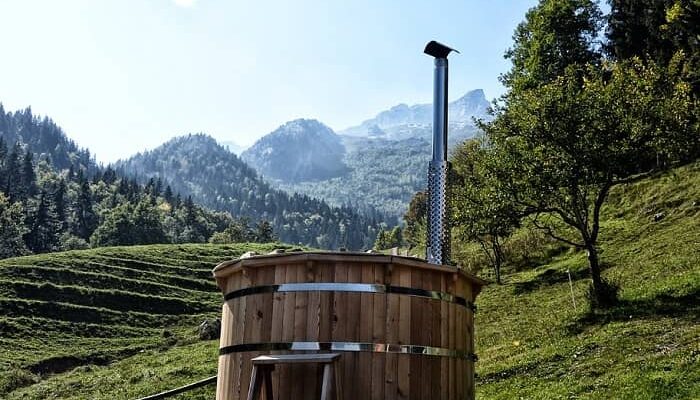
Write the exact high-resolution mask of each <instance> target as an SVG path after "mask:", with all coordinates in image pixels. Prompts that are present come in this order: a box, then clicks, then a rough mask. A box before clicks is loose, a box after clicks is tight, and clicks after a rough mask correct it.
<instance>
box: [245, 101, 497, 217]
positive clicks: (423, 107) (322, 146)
mask: <svg viewBox="0 0 700 400" xmlns="http://www.w3.org/2000/svg"><path fill="white" fill-rule="evenodd" d="M489 105H490V104H489V102H488V101H487V100H486V97H485V95H484V92H483V90H481V89H477V90H472V91H470V92H467V93H466V94H465V95H464V96H462V97H461V98H459V99H458V100H456V101H454V102H451V103H449V106H448V107H449V108H448V118H449V121H450V122H449V129H448V131H449V139H448V140H449V144H450V145H451V146H454V145H456V144H457V143H459V142H462V141H464V140H466V139H469V138H471V137H474V136H475V135H476V134H477V133H478V128H477V127H476V126H475V123H474V120H475V119H488V118H489V114H488V109H489ZM431 140H432V105H431V104H416V105H411V106H409V105H406V104H399V105H397V106H394V107H392V108H390V109H388V110H385V111H382V112H380V113H378V114H377V115H376V116H375V117H374V118H371V119H368V120H366V121H364V122H362V123H361V124H359V125H357V126H353V127H350V128H347V129H344V130H341V131H339V132H338V133H336V132H333V131H332V130H331V129H330V128H329V127H327V126H326V125H324V124H323V123H321V122H319V121H316V120H306V119H302V120H295V121H290V122H288V123H286V124H284V125H282V126H280V127H279V128H278V129H276V130H275V131H274V132H272V133H270V134H268V135H266V136H264V137H262V138H260V139H259V140H258V141H257V142H256V143H255V144H253V146H251V147H250V148H248V149H247V150H246V151H244V152H243V153H242V154H241V157H242V159H243V160H244V161H246V162H247V163H248V164H249V165H251V166H252V167H253V168H255V169H256V170H257V171H258V172H260V173H261V174H263V175H264V176H265V177H266V178H268V179H269V181H270V183H271V184H273V185H275V186H277V187H278V188H281V189H284V190H285V191H287V192H289V193H296V192H298V193H304V194H307V195H309V196H312V197H317V198H322V199H324V200H326V201H328V202H330V203H331V204H335V205H340V204H351V205H353V206H354V207H372V208H376V209H378V210H380V211H382V212H385V213H388V214H389V215H391V216H393V217H398V218H400V217H401V216H402V215H403V213H404V212H405V211H406V207H407V205H408V202H409V201H410V199H411V197H412V196H413V195H414V194H415V192H417V191H419V190H423V189H424V187H425V181H426V178H425V176H426V169H427V164H428V161H429V159H430V154H431Z"/></svg>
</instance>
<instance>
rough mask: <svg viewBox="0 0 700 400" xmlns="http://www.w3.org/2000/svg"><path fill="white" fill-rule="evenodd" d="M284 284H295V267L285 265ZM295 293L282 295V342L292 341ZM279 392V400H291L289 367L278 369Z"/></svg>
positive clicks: (290, 373) (291, 378)
mask: <svg viewBox="0 0 700 400" xmlns="http://www.w3.org/2000/svg"><path fill="white" fill-rule="evenodd" d="M284 268H285V282H296V279H297V278H296V276H297V275H296V265H289V264H288V265H285V266H284ZM296 295H297V293H285V294H284V300H283V302H284V314H283V315H282V319H283V322H282V341H283V342H292V341H294V318H295V315H296V313H295V312H294V310H295V307H296ZM278 374H279V381H280V383H279V391H278V393H279V394H278V396H277V397H278V398H279V399H280V400H289V399H291V398H292V397H291V390H290V389H291V386H292V385H294V383H295V382H294V380H293V374H292V371H291V369H290V368H289V367H287V366H282V367H280V368H279V371H278Z"/></svg>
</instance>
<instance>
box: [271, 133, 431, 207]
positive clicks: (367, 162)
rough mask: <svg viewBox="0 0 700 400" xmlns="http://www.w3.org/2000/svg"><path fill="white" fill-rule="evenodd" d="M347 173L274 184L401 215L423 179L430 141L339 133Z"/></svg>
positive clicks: (334, 202)
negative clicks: (324, 178) (342, 135)
mask: <svg viewBox="0 0 700 400" xmlns="http://www.w3.org/2000/svg"><path fill="white" fill-rule="evenodd" d="M343 143H344V144H345V146H346V148H347V153H346V154H345V157H344V159H343V161H344V162H345V164H346V165H347V167H348V173H347V174H346V175H343V176H341V177H336V178H333V179H327V180H322V181H306V182H298V183H284V182H279V181H275V182H274V183H275V185H278V186H279V187H280V188H282V189H284V190H286V191H288V192H299V193H305V194H307V195H309V196H313V197H317V198H321V199H324V200H326V201H328V202H330V203H332V204H348V203H349V204H352V205H354V206H355V207H358V208H361V207H362V206H365V207H366V206H368V205H369V206H372V207H376V208H378V209H380V210H381V211H383V212H385V213H387V214H389V215H392V216H394V217H402V216H403V214H404V213H405V212H406V208H407V204H408V201H409V200H410V199H411V196H413V194H414V193H415V192H417V191H419V190H423V189H424V188H425V186H426V182H427V176H428V175H427V174H428V161H429V160H430V154H431V153H430V152H431V144H430V142H429V141H427V140H425V139H422V138H409V139H403V140H386V139H367V138H357V137H349V136H345V137H343Z"/></svg>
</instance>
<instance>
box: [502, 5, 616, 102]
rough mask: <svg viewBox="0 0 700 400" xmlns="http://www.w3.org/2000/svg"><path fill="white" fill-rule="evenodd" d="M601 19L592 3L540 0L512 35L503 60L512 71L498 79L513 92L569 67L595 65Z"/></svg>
mask: <svg viewBox="0 0 700 400" xmlns="http://www.w3.org/2000/svg"><path fill="white" fill-rule="evenodd" d="M602 24H603V16H602V13H601V11H600V9H599V8H598V6H597V4H596V2H595V1H593V0H540V2H539V3H538V5H537V6H535V7H533V8H531V9H530V10H529V11H528V12H527V14H526V15H525V20H524V21H523V22H522V23H520V24H519V25H518V27H517V28H516V30H515V34H514V35H513V41H514V44H513V47H512V48H510V49H509V50H508V51H507V52H506V55H505V56H506V58H508V59H510V60H511V61H512V63H513V67H512V69H511V70H510V71H509V72H508V73H506V74H505V75H503V76H502V77H501V79H502V81H503V83H504V84H505V86H507V87H508V88H511V89H512V90H514V91H518V90H524V89H528V88H532V87H536V86H539V85H541V84H544V83H547V82H551V81H553V80H554V79H556V78H557V77H559V76H560V75H562V74H563V73H564V70H565V69H566V68H567V67H568V66H569V65H572V64H586V63H596V62H597V61H598V60H599V58H600V54H599V49H598V47H599V46H597V42H596V41H597V37H598V33H599V31H600V29H601V28H602Z"/></svg>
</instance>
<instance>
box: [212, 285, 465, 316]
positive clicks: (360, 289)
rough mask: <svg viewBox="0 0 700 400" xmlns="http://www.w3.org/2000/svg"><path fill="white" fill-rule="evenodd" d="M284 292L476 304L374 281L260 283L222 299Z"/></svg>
mask: <svg viewBox="0 0 700 400" xmlns="http://www.w3.org/2000/svg"><path fill="white" fill-rule="evenodd" d="M284 292H352V293H377V294H403V295H408V296H414V297H423V298H427V299H433V300H440V301H446V302H449V303H454V304H458V305H461V306H464V307H467V308H469V309H470V310H472V311H476V305H475V304H474V303H472V302H471V301H468V300H467V299H465V298H463V297H459V296H455V295H452V294H449V293H445V292H438V291H434V290H425V289H416V288H412V287H405V286H392V285H380V284H375V283H330V282H310V283H283V284H280V285H260V286H252V287H248V288H244V289H238V290H234V291H231V292H228V293H226V295H224V300H227V301H228V300H232V299H236V298H239V297H244V296H250V295H254V294H261V293H284Z"/></svg>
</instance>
